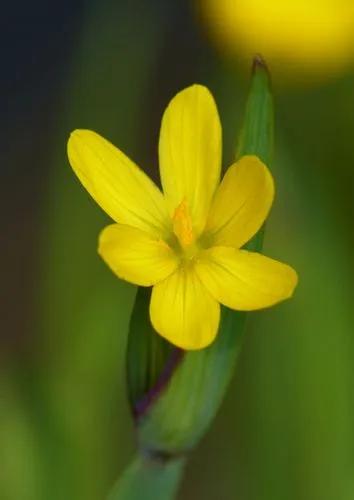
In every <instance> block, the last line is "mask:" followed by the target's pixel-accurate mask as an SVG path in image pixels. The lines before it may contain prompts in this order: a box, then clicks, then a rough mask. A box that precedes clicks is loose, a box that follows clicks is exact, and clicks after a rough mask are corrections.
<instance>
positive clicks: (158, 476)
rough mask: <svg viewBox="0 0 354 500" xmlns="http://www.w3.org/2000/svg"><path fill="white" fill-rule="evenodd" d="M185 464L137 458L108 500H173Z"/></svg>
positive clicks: (180, 461)
mask: <svg viewBox="0 0 354 500" xmlns="http://www.w3.org/2000/svg"><path fill="white" fill-rule="evenodd" d="M184 463H185V459H184V458H179V459H176V460H170V461H165V462H163V461H157V460H151V459H150V458H147V457H142V456H137V457H136V458H135V459H134V460H133V462H132V463H131V464H130V465H129V466H128V468H127V469H126V470H125V472H124V473H123V475H122V476H121V477H120V479H119V480H118V482H117V483H116V485H115V486H114V488H113V490H112V492H111V494H110V495H109V496H108V500H128V499H129V500H142V499H144V500H160V499H161V500H173V499H174V498H175V495H176V492H177V488H178V485H179V482H180V478H181V475H182V471H183V466H184Z"/></svg>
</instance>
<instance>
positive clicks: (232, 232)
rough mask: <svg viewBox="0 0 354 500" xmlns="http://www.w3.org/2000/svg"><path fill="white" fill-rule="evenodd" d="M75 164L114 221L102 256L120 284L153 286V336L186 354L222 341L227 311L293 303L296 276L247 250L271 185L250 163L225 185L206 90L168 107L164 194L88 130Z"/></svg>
mask: <svg viewBox="0 0 354 500" xmlns="http://www.w3.org/2000/svg"><path fill="white" fill-rule="evenodd" d="M68 155H69V160H70V163H71V165H72V167H73V169H74V171H75V173H76V175H77V176H78V177H79V179H80V181H81V182H82V184H83V185H84V187H85V188H86V189H87V191H88V192H89V193H90V194H91V196H92V197H93V198H94V199H95V200H96V202H97V203H98V204H99V205H100V206H101V207H102V208H103V210H105V211H106V212H107V214H108V215H109V216H110V217H112V219H113V220H114V221H116V223H115V224H112V225H109V226H107V227H106V228H105V229H104V230H103V231H102V233H101V235H100V238H99V248H98V251H99V254H100V255H101V257H102V258H103V259H104V261H105V262H106V263H107V264H108V266H109V267H110V268H111V269H112V271H113V272H114V273H116V274H117V276H119V277H120V278H122V279H124V280H127V281H130V282H131V283H135V284H136V285H140V286H153V290H152V296H151V303H150V317H151V321H152V324H153V326H154V328H155V329H156V331H157V332H158V333H160V334H161V335H162V336H163V337H165V338H166V339H167V340H169V341H170V342H172V343H173V344H175V345H177V346H179V347H181V348H184V349H200V348H202V347H206V346H207V345H209V344H210V343H211V342H212V341H213V339H214V338H215V336H216V334H217V330H218V325H219V317H220V304H219V303H221V304H224V305H225V306H227V307H230V308H232V309H237V310H242V311H250V310H254V309H260V308H264V307H268V306H271V305H273V304H275V303H277V302H279V301H281V300H284V299H286V298H288V297H290V296H291V294H292V292H293V290H294V288H295V286H296V282H297V276H296V273H295V271H294V270H293V269H292V268H291V267H289V266H287V265H285V264H282V263H280V262H276V261H274V260H272V259H269V258H267V257H264V256H262V255H260V254H258V253H252V252H248V251H247V250H240V248H241V247H242V246H243V245H244V244H245V243H247V241H249V240H250V238H251V237H252V236H253V235H254V234H255V233H256V232H257V231H258V230H259V229H260V227H261V226H262V224H263V222H264V220H265V218H266V217H267V215H268V212H269V209H270V207H271V204H272V201H273V196H274V185H273V179H272V176H271V174H270V172H269V170H268V169H267V167H266V166H265V165H264V164H263V163H262V162H261V161H260V160H259V159H258V158H257V157H255V156H244V157H243V158H241V160H239V161H238V162H236V163H234V164H233V165H232V166H231V167H230V168H229V169H228V170H227V172H226V174H225V176H224V178H223V180H222V181H221V183H220V170H221V125H220V121H219V116H218V111H217V108H216V105H215V102H214V99H213V97H212V95H211V94H210V92H209V91H208V89H206V88H205V87H203V86H200V85H193V86H191V87H189V88H187V89H185V90H183V91H182V92H180V93H179V94H177V95H176V96H175V97H174V99H172V101H171V102H170V104H169V106H168V107H167V109H166V111H165V113H164V116H163V120H162V125H161V133H160V141H159V160H160V174H161V182H162V187H163V194H162V192H161V191H160V190H159V189H158V187H157V186H156V185H155V184H154V183H153V182H152V181H151V180H150V179H149V177H147V176H146V175H145V173H144V172H143V171H142V170H140V169H139V167H137V166H136V165H135V164H134V163H133V162H132V161H131V160H130V159H129V158H127V157H126V156H125V155H124V154H123V153H122V152H121V151H120V150H119V149H117V148H115V147H114V146H113V145H112V144H111V143H110V142H108V141H107V140H105V139H103V138H102V137H100V136H99V135H98V134H96V133H95V132H92V131H89V130H76V131H74V132H73V133H72V134H71V137H70V139H69V143H68Z"/></svg>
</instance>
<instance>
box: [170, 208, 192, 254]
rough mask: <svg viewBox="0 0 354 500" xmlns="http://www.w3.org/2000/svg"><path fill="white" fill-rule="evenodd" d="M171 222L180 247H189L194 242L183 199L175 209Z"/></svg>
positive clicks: (190, 221)
mask: <svg viewBox="0 0 354 500" xmlns="http://www.w3.org/2000/svg"><path fill="white" fill-rule="evenodd" d="M172 221H173V232H174V233H175V235H176V236H177V238H178V241H179V242H180V244H181V245H182V247H183V248H186V247H188V246H189V245H191V244H192V243H193V242H194V234H193V226H192V219H191V216H190V214H189V210H188V205H187V202H186V200H185V199H184V200H183V201H182V202H181V203H180V204H179V205H178V207H177V208H176V209H175V212H174V214H173V217H172Z"/></svg>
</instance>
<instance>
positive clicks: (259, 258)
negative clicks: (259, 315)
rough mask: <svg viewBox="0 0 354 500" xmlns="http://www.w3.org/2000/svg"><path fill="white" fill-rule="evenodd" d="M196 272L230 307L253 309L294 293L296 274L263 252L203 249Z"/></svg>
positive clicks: (212, 291) (269, 304) (210, 289)
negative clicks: (262, 253) (261, 253)
mask: <svg viewBox="0 0 354 500" xmlns="http://www.w3.org/2000/svg"><path fill="white" fill-rule="evenodd" d="M195 269H196V273H197V274H198V276H199V278H200V280H201V281H202V283H203V284H204V285H205V287H206V288H207V289H208V290H209V292H210V293H211V294H212V296H213V297H214V298H215V299H216V300H218V301H219V302H221V303H222V304H224V305H225V306H227V307H230V308H231V309H236V310H240V311H251V310H255V309H262V308H264V307H269V306H272V305H274V304H276V303H277V302H280V301H282V300H284V299H287V298H289V297H291V295H292V293H293V291H294V289H295V287H296V284H297V274H296V272H295V271H294V269H292V268H291V267H290V266H288V265H286V264H282V263H281V262H277V261H275V260H273V259H269V258H268V257H265V256H263V255H260V254H258V253H254V252H247V251H246V250H236V249H234V248H230V247H214V248H209V249H208V250H204V251H202V252H201V253H200V255H199V257H198V261H197V263H196V265H195Z"/></svg>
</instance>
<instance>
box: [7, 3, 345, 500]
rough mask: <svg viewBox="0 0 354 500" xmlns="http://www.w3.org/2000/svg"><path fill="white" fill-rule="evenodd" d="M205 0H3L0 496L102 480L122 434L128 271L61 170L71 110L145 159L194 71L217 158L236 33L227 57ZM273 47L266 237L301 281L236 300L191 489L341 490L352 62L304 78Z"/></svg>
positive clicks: (100, 220)
mask: <svg viewBox="0 0 354 500" xmlns="http://www.w3.org/2000/svg"><path fill="white" fill-rule="evenodd" d="M208 3H210V2H208ZM235 3H236V2H235ZM270 3H272V2H270ZM275 3H277V2H275ZM278 3H279V2H278ZM337 3H338V5H341V2H336V4H337ZM344 3H345V2H344ZM206 4H207V3H206ZM206 4H205V5H206ZM325 4H328V3H327V2H323V6H325ZM327 6H328V5H327ZM316 7H317V9H321V2H320V1H317V2H316ZM199 8H200V5H199V6H198V9H196V6H195V4H194V3H193V2H191V1H187V0H183V1H179V2H175V1H173V0H165V1H162V0H153V1H151V2H149V3H148V4H147V3H143V2H139V1H138V0H132V1H129V2H128V1H119V0H115V1H113V0H101V1H98V0H85V1H84V0H81V1H78V2H69V1H66V0H65V1H62V2H60V3H56V4H52V3H48V2H44V1H34V2H31V3H27V2H23V1H21V2H19V3H17V4H11V3H9V4H7V5H6V7H5V8H4V11H3V27H2V30H1V35H0V36H1V38H2V43H1V51H2V55H3V57H2V68H1V70H2V79H1V90H2V99H3V106H2V108H3V113H2V121H3V123H2V125H3V133H2V135H1V137H2V147H1V155H2V161H1V175H2V182H1V201H2V203H3V210H2V214H3V216H4V217H3V223H2V245H1V251H2V259H1V263H2V272H1V275H2V300H1V315H0V317H1V321H2V325H1V331H0V333H1V337H0V340H1V350H0V361H1V364H0V498H1V499H2V500H63V499H65V500H99V499H103V498H104V497H105V495H106V494H107V492H108V490H109V489H110V487H111V485H112V484H113V482H114V481H115V479H116V477H117V475H118V473H119V472H120V471H121V470H122V469H123V467H124V466H125V465H126V464H127V463H128V462H129V460H130V458H131V456H132V454H133V450H134V431H133V427H132V423H131V420H130V415H129V410H128V403H127V398H126V391H125V378H124V377H125V366H124V357H125V346H126V333H127V325H128V321H129V315H130V311H131V308H132V304H133V300H134V296H135V288H134V287H133V286H131V285H128V284H126V283H123V282H119V281H118V280H117V279H116V278H115V277H114V276H113V275H112V274H111V273H110V271H109V270H108V269H107V268H106V267H105V266H104V264H103V263H102V262H101V261H100V259H99V258H98V256H97V254H96V242H97V234H98V232H99V230H100V228H102V227H103V226H104V224H105V223H106V222H107V221H106V220H105V216H104V214H102V212H101V211H100V209H99V208H98V207H97V206H96V205H95V204H94V202H93V201H91V199H89V198H88V195H87V194H86V193H85V192H84V190H83V189H82V188H81V186H80V185H79V183H78V182H77V180H76V179H75V178H74V175H73V174H72V172H71V170H70V168H69V166H68V162H67V158H66V141H67V137H68V134H69V133H70V131H71V130H72V129H74V128H91V129H93V130H96V131H97V132H99V133H101V134H102V135H104V136H106V137H107V138H109V139H111V140H112V142H114V143H115V144H117V145H119V147H120V148H121V149H123V150H124V151H125V152H126V153H127V154H128V155H129V156H130V157H132V158H134V159H135V161H136V162H137V163H138V164H140V165H142V166H144V168H145V169H146V171H147V172H149V174H150V175H152V176H153V177H154V178H157V139H158V133H159V121H160V117H161V114H162V111H163V109H164V107H165V106H166V104H167V102H168V100H169V99H170V98H171V97H172V96H173V95H174V93H175V92H176V91H177V90H179V89H181V88H183V87H184V86H187V85H189V84H191V83H194V82H200V83H203V84H206V85H207V86H208V87H209V88H210V89H211V90H212V91H213V93H214V95H215V97H216V100H217V103H218V105H219V109H220V113H221V117H222V123H223V127H224V152H225V153H224V166H227V165H228V164H229V163H230V161H231V159H232V157H233V152H234V148H235V144H236V137H237V132H238V127H239V124H240V122H241V119H242V113H243V109H244V104H245V97H246V92H247V81H248V80H247V79H248V71H247V70H245V68H244V66H242V64H239V60H242V57H245V53H242V46H240V49H239V56H238V54H237V51H236V52H235V53H234V55H233V56H232V57H231V56H230V53H229V51H228V53H227V54H226V55H225V57H224V52H223V44H222V43H220V40H219V42H218V43H214V42H215V40H213V37H210V36H209V35H208V33H209V30H210V25H209V24H208V23H210V22H212V21H210V16H209V21H208V22H207V23H205V16H203V15H202V16H201V15H200V10H199ZM323 8H324V7H323ZM326 8H327V7H326ZM319 12H320V11H319ZM269 15H270V14H269ZM4 19H5V20H6V22H4ZM346 19H348V17H346ZM300 21H301V19H300ZM300 21H299V22H300ZM218 22H219V21H218ZM257 22H259V20H258V21H257ZM300 25H301V23H300ZM219 28H220V25H219ZM237 29H238V28H237V25H235V31H237ZM240 32H242V30H241V29H240ZM298 34H300V35H301V30H300V31H299V32H298ZM286 35H287V32H286V31H285V34H284V33H283V35H282V36H286ZM276 36H277V37H279V40H278V43H279V44H282V43H283V44H285V43H287V40H284V39H282V38H281V37H280V35H279V34H277V35H276ZM289 36H290V35H289ZM291 36H293V34H291ZM316 40H317V41H318V42H319V43H320V42H321V36H320V35H318V37H317V39H315V41H314V43H316ZM273 42H274V41H273ZM274 43H275V42H274ZM298 43H299V44H300V43H302V42H301V41H298ZM291 44H292V46H293V45H294V44H295V45H296V40H292V41H291ZM353 45H354V44H353ZM305 52H306V51H305ZM269 57H270V59H271V65H270V66H271V70H272V64H273V67H274V75H275V76H274V92H275V101H276V148H275V152H276V155H275V169H274V174H275V178H276V183H277V198H276V202H275V205H274V208H273V211H272V215H271V218H270V221H269V223H268V226H267V234H266V245H265V253H266V254H268V255H270V256H272V257H274V258H278V259H280V260H283V261H285V262H289V263H291V264H292V265H293V266H294V267H295V268H296V269H297V270H298V273H299V275H300V284H299V287H298V290H297V293H296V296H295V298H294V299H293V300H292V301H289V302H287V303H284V304H282V305H280V306H278V307H276V308H274V309H271V310H269V311H264V312H261V313H257V314H252V315H251V316H250V317H249V321H248V332H247V336H246V340H245V343H244V348H243V351H242V353H241V356H240V360H239V365H238V368H237V373H236V376H235V379H234V382H233V384H232V386H231V387H230V390H229V391H228V395H227V398H226V400H225V402H224V404H223V406H222V409H221V411H220V413H219V415H218V417H217V419H216V421H215V422H214V425H213V428H212V429H211V431H210V432H209V433H208V435H207V436H206V438H205V439H204V440H203V442H202V443H201V445H200V446H199V448H198V449H197V450H196V452H195V453H194V454H193V455H192V457H191V460H190V462H189V465H188V467H187V470H186V476H185V480H184V483H183V485H182V489H181V493H180V498H183V499H186V500H188V499H192V498H203V499H205V500H209V499H210V500H214V499H225V500H228V499H230V500H231V499H243V500H259V499H262V500H267V499H269V500H284V499H287V500H334V499H335V500H352V499H353V498H354V426H353V421H354V372H353V361H354V359H353V358H354V339H353V324H354V312H353V306H352V301H353V292H354V290H353V288H354V286H353V282H354V280H353V278H354V257H353V255H354V252H353V249H354V232H353V220H354V146H353V133H354V112H353V110H354V71H353V69H351V67H353V64H347V65H343V66H342V67H341V71H337V69H336V71H335V72H334V71H333V70H332V69H331V64H328V67H327V69H328V71H324V69H326V64H321V72H320V77H319V78H313V76H312V75H311V76H308V72H307V70H306V67H307V66H306V65H307V63H306V64H305V63H304V64H302V62H301V60H300V62H299V63H298V64H297V68H296V72H295V73H296V74H295V76H294V78H293V79H292V78H290V77H289V74H293V73H294V72H293V62H292V61H291V60H287V59H286V58H285V59H284V58H283V59H282V60H281V65H282V68H281V71H279V67H278V66H277V64H280V62H279V61H277V59H276V58H275V59H274V60H273V58H272V55H271V54H269ZM338 57H339V55H338ZM346 57H347V56H346ZM347 59H348V61H349V60H350V62H351V63H352V62H353V60H352V59H351V58H350V57H348V58H347ZM304 68H305V71H304V72H303V73H302V69H304ZM323 68H324V69H323ZM288 70H289V71H288ZM282 73H283V74H287V78H285V79H283V78H282Z"/></svg>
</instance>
